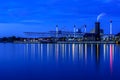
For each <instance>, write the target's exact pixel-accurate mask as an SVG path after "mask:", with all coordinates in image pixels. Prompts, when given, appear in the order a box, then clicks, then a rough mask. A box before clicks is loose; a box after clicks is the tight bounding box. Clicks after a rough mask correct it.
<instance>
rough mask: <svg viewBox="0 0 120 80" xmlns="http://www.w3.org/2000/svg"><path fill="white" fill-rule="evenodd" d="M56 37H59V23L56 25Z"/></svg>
mask: <svg viewBox="0 0 120 80" xmlns="http://www.w3.org/2000/svg"><path fill="white" fill-rule="evenodd" d="M56 37H58V25H56Z"/></svg>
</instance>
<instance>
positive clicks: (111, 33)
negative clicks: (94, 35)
mask: <svg viewBox="0 0 120 80" xmlns="http://www.w3.org/2000/svg"><path fill="white" fill-rule="evenodd" d="M111 34H112V20H110V35H111Z"/></svg>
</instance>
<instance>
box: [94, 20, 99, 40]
mask: <svg viewBox="0 0 120 80" xmlns="http://www.w3.org/2000/svg"><path fill="white" fill-rule="evenodd" d="M95 34H96V40H97V41H100V22H95Z"/></svg>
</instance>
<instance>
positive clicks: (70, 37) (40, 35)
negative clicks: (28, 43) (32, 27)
mask: <svg viewBox="0 0 120 80" xmlns="http://www.w3.org/2000/svg"><path fill="white" fill-rule="evenodd" d="M82 30H83V31H82ZM86 30H87V27H86V25H83V26H81V27H80V28H77V26H76V25H74V26H73V32H72V31H62V30H60V29H59V26H58V25H56V30H55V31H49V32H24V34H25V35H27V36H29V37H30V36H36V37H34V38H37V39H38V40H40V41H46V42H59V41H64V42H70V41H74V42H80V41H82V42H83V41H110V40H113V39H114V38H115V37H114V35H113V34H112V20H111V21H110V34H104V31H103V29H101V27H100V22H99V21H97V22H95V26H94V28H93V29H92V31H91V32H89V33H88V32H87V31H86ZM106 36H107V37H106Z"/></svg>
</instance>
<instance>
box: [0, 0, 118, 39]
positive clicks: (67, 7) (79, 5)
mask: <svg viewBox="0 0 120 80" xmlns="http://www.w3.org/2000/svg"><path fill="white" fill-rule="evenodd" d="M101 13H104V14H105V15H104V16H102V17H101V18H100V20H99V21H100V22H101V28H102V29H104V32H105V33H109V22H110V20H113V33H114V34H116V33H118V32H120V25H119V23H120V0H19V1H18V0H1V1H0V37H2V36H11V35H16V36H23V32H29V31H30V32H47V31H50V30H55V26H56V25H58V26H59V28H60V29H62V30H69V31H73V25H76V26H77V27H78V28H79V27H81V26H83V25H84V24H86V25H87V32H89V31H90V30H92V28H94V23H95V22H96V21H97V16H98V15H99V14H101Z"/></svg>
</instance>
